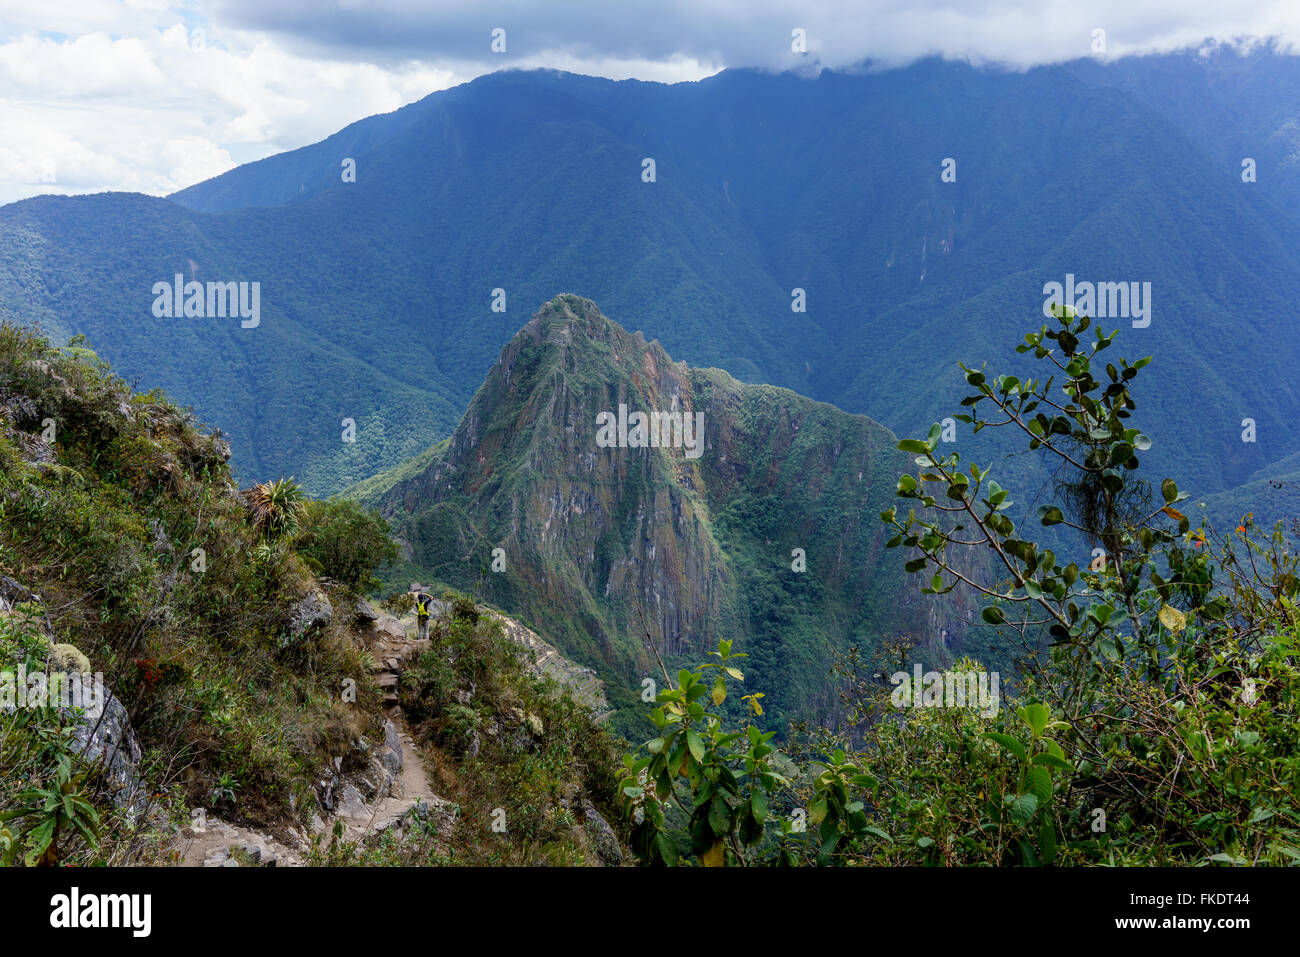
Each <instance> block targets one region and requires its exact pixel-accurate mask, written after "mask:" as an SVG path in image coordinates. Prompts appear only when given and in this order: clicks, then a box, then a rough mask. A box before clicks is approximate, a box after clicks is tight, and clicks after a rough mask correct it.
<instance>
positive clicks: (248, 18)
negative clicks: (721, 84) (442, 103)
mask: <svg viewBox="0 0 1300 957" xmlns="http://www.w3.org/2000/svg"><path fill="white" fill-rule="evenodd" d="M1098 31H1104V48H1103V47H1102V46H1100V45H1099V38H1100V37H1101V36H1102V35H1101V34H1099V33H1098ZM1263 37H1271V38H1276V39H1277V40H1278V41H1279V42H1280V44H1281V46H1282V47H1283V49H1286V50H1288V51H1290V50H1294V49H1300V43H1298V42H1297V41H1300V2H1296V0H1220V2H1218V3H1214V2H1205V0H1091V2H1088V3H1078V2H1072V0H858V2H852V3H843V2H826V0H798V2H777V0H659V2H651V3H634V2H627V0H592V2H571V0H513V2H494V0H467V2H462V0H442V2H431V3H419V2H411V0H375V2H364V3H363V2H360V0H184V2H180V3H174V2H169V0H0V204H3V203H9V202H13V201H15V200H18V199H22V198H25V197H28V196H34V195H38V194H41V193H64V194H71V193H94V192H102V191H104V190H130V191H135V192H142V193H149V194H152V195H166V194H168V193H171V192H174V191H175V190H178V189H182V188H184V187H186V186H190V185H193V184H194V183H197V182H201V181H203V180H205V179H208V178H210V177H212V176H216V175H218V174H220V173H223V172H225V171H226V170H228V169H231V168H232V167H234V166H237V165H239V164H241V163H246V162H250V161H252V160H256V159H261V158H262V157H265V156H270V155H272V154H275V153H279V152H282V151H284V150H289V149H295V148H297V147H299V146H305V145H307V144H309V143H314V142H316V141H318V140H320V139H323V138H324V137H326V136H328V135H329V134H331V133H333V132H335V131H336V130H339V129H341V128H342V127H344V126H346V125H348V124H349V123H352V122H354V121H356V120H359V119H361V118H363V117H366V116H370V115H373V114H375V113H385V112H389V111H392V110H395V109H397V108H399V107H401V106H404V105H405V104H407V103H410V102H413V101H415V100H418V99H420V98H422V97H424V96H427V95H428V94H429V93H432V92H434V91H437V90H442V89H446V88H448V87H451V86H455V85H456V84H459V83H463V82H466V81H468V80H471V79H473V78H474V77H476V76H480V75H482V74H484V73H490V72H492V71H495V70H500V69H511V68H514V69H527V68H537V67H546V68H552V69H562V70H570V71H573V72H576V73H586V74H591V75H595V76H605V77H610V78H613V79H626V78H629V77H634V78H637V79H642V80H653V81H659V82H666V83H674V82H683V81H692V80H698V79H701V78H703V77H706V76H710V75H712V74H714V73H716V72H718V71H719V70H721V69H724V68H727V67H756V68H761V69H773V70H780V69H800V70H806V71H815V70H816V69H818V68H831V69H846V68H853V67H856V66H858V65H860V64H862V63H864V62H866V61H870V62H872V63H874V64H876V65H877V68H885V67H889V66H897V65H903V64H905V63H908V62H911V61H912V60H915V59H917V58H920V57H923V56H931V55H941V56H946V57H949V58H954V59H963V60H969V61H971V62H974V63H977V64H995V65H999V66H1003V67H1009V68H1013V69H1024V68H1027V67H1030V66H1033V65H1037V64H1041V63H1052V62H1059V61H1062V60H1069V59H1074V58H1077V57H1083V56H1097V57H1102V58H1108V57H1117V56H1124V55H1129V54H1135V53H1144V52H1153V51H1165V50H1171V49H1179V48H1185V47H1197V46H1199V45H1200V44H1202V43H1203V42H1205V41H1206V40H1217V41H1220V42H1240V41H1242V40H1243V38H1263Z"/></svg>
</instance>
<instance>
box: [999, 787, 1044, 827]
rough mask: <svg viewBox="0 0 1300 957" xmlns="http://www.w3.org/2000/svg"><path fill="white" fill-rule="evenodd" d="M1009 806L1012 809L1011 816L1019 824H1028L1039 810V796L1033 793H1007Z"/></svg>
mask: <svg viewBox="0 0 1300 957" xmlns="http://www.w3.org/2000/svg"><path fill="white" fill-rule="evenodd" d="M1007 806H1008V807H1009V808H1010V809H1011V818H1012V820H1014V821H1015V822H1016V823H1017V824H1028V823H1029V819H1030V818H1032V817H1033V816H1034V812H1035V811H1037V810H1038V798H1037V797H1036V796H1035V795H1033V794H1032V793H1027V794H1019V795H1016V796H1015V797H1012V796H1011V795H1007Z"/></svg>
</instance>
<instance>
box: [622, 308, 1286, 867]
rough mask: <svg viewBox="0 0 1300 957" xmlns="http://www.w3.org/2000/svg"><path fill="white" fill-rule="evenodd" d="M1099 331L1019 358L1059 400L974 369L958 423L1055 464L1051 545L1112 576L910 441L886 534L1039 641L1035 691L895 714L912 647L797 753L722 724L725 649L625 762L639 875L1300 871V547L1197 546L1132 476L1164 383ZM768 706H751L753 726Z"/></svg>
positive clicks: (687, 680)
mask: <svg viewBox="0 0 1300 957" xmlns="http://www.w3.org/2000/svg"><path fill="white" fill-rule="evenodd" d="M1089 327H1090V322H1089V321H1088V319H1086V318H1079V317H1076V316H1074V315H1073V314H1072V313H1070V312H1069V311H1068V310H1063V311H1062V314H1061V315H1060V316H1059V317H1058V321H1057V323H1056V324H1055V325H1054V326H1052V327H1048V326H1044V327H1042V329H1041V330H1039V331H1037V332H1034V333H1031V334H1029V335H1028V336H1026V337H1025V344H1024V345H1022V346H1021V347H1020V351H1021V352H1029V353H1032V354H1033V355H1034V356H1035V357H1036V358H1037V359H1038V360H1040V362H1042V363H1043V364H1044V365H1045V366H1046V367H1047V368H1048V372H1047V373H1046V375H1047V378H1045V379H1040V378H1034V377H1026V378H1020V377H1016V376H1011V375H999V376H993V375H988V374H986V373H985V372H984V371H983V369H982V368H981V369H974V368H969V367H965V366H963V370H964V373H965V377H966V381H967V383H968V385H969V386H970V387H971V390H972V391H971V392H970V394H969V395H968V396H967V398H966V399H965V400H964V401H963V403H962V405H963V407H964V408H965V410H966V411H965V412H963V413H962V414H961V418H962V421H964V422H966V423H967V424H968V425H970V426H971V427H972V428H975V429H979V430H982V429H986V428H1005V429H1008V430H1011V431H1014V432H1018V433H1019V434H1020V435H1021V437H1022V441H1023V442H1024V443H1025V444H1026V445H1027V447H1028V449H1029V451H1030V452H1031V453H1034V454H1036V455H1039V456H1042V457H1047V458H1052V459H1057V460H1059V461H1061V462H1062V464H1063V469H1062V471H1061V472H1060V473H1059V478H1058V481H1057V483H1056V485H1055V486H1054V490H1053V493H1052V495H1051V497H1050V500H1049V501H1048V502H1047V503H1045V504H1043V505H1042V506H1041V507H1040V508H1039V509H1038V515H1037V520H1038V524H1039V527H1040V528H1041V527H1050V526H1055V525H1067V526H1071V527H1073V529H1074V531H1075V532H1077V533H1078V534H1079V535H1080V536H1082V540H1083V541H1086V542H1087V543H1088V544H1089V545H1092V546H1095V547H1097V548H1099V549H1102V550H1103V554H1102V555H1101V556H1099V560H1093V561H1086V560H1082V561H1081V560H1068V559H1067V558H1066V557H1062V556H1058V555H1056V554H1055V553H1053V551H1052V550H1050V549H1047V548H1044V547H1042V546H1041V545H1040V544H1038V543H1037V542H1035V541H1034V540H1033V538H1031V537H1030V536H1031V534H1032V533H1031V530H1030V528H1028V527H1026V526H1024V525H1019V526H1018V525H1017V524H1016V523H1015V522H1014V521H1013V520H1012V519H1011V518H1010V517H1009V512H1010V509H1009V506H1010V505H1011V501H1012V500H1011V498H1010V491H1009V490H1008V489H1006V488H1003V487H1002V486H1000V485H999V483H998V482H997V481H996V480H995V479H993V478H992V477H991V475H990V472H991V469H989V468H984V467H981V466H980V465H978V464H976V463H970V462H967V461H965V460H963V459H962V458H961V457H960V456H958V455H957V454H956V453H950V452H945V451H943V450H942V449H941V447H940V443H939V435H940V428H939V426H937V425H936V426H935V428H934V429H933V430H932V431H931V433H930V434H929V436H927V437H926V438H924V439H905V440H903V441H902V442H900V443H899V447H900V448H901V449H902V450H904V451H906V452H910V453H914V454H915V455H916V459H915V465H916V469H917V470H916V472H909V473H905V474H904V475H902V476H901V477H900V478H899V481H898V486H897V491H898V495H899V497H900V498H902V499H903V500H904V505H905V507H908V509H909V511H908V513H907V514H906V515H905V516H904V515H902V514H901V512H900V510H899V509H898V508H891V509H888V510H886V511H885V512H884V513H883V514H882V516H881V518H882V519H883V521H884V522H885V523H886V524H887V525H889V526H890V527H891V528H892V529H893V530H894V531H895V537H894V539H893V540H892V541H891V544H892V545H894V546H896V547H905V548H906V549H907V550H908V551H909V553H910V554H911V555H912V556H914V557H911V558H909V559H908V564H907V568H908V570H909V571H911V572H913V573H917V574H921V575H923V576H924V578H925V580H926V582H927V584H926V587H927V588H928V589H930V590H933V591H938V592H944V591H948V590H950V589H953V588H957V587H966V588H972V589H973V590H975V591H976V592H978V593H980V595H981V597H982V598H983V600H984V601H985V603H986V604H985V608H984V611H983V617H984V619H985V620H986V621H987V622H989V623H990V624H993V625H996V626H999V627H1001V628H1004V629H1006V630H1009V631H1011V632H1012V633H1013V634H1015V635H1017V636H1018V637H1019V638H1020V639H1021V640H1022V641H1024V643H1025V647H1026V652H1027V654H1026V656H1025V658H1024V661H1023V665H1024V671H1023V673H1022V675H1021V676H1020V683H1019V687H1018V688H1017V689H1016V690H1015V691H1014V692H1012V693H1008V692H1007V691H1006V690H1005V685H1004V686H1003V693H1002V695H1001V697H1000V700H999V702H998V704H999V707H998V708H996V712H995V713H993V709H982V708H981V707H977V706H971V705H970V703H969V702H967V703H966V704H964V705H963V704H962V703H961V702H960V701H958V702H957V703H955V704H954V702H953V701H951V700H949V701H947V702H944V701H943V700H939V701H936V702H932V704H934V705H935V706H931V707H925V706H921V707H914V708H911V709H909V710H905V711H902V710H900V708H899V707H898V702H897V700H896V699H895V698H894V692H893V690H891V686H890V684H887V683H886V682H885V680H884V677H885V676H886V675H890V674H891V673H894V672H895V670H897V671H902V672H903V673H904V674H906V673H907V672H908V670H909V668H908V665H909V658H910V656H911V649H908V648H906V647H898V648H892V649H891V648H886V649H884V650H883V651H882V652H881V653H880V654H879V655H878V656H876V657H875V658H865V659H863V658H859V657H858V656H856V655H851V656H849V657H848V658H847V659H846V660H845V666H844V667H843V668H842V669H841V674H842V676H843V677H844V678H845V679H846V682H845V685H844V695H845V698H846V700H848V701H851V702H852V703H853V705H854V708H855V716H856V718H857V719H858V720H859V722H860V737H859V739H858V742H857V743H856V744H855V743H854V742H851V741H846V740H845V739H844V737H843V736H839V735H836V734H834V733H833V732H831V731H829V730H827V729H812V730H808V731H806V733H805V734H804V736H803V738H802V746H798V745H796V746H792V747H791V748H790V749H788V750H789V753H788V754H782V753H780V752H778V751H776V750H774V747H773V743H772V738H771V735H770V733H767V734H765V733H762V732H761V731H760V730H759V729H758V728H757V727H756V726H755V725H754V724H753V722H752V721H751V720H746V721H744V722H743V723H741V724H739V725H736V724H733V723H729V722H727V721H725V720H724V718H723V716H722V714H721V713H720V712H719V706H720V705H722V704H723V703H724V702H725V701H727V700H728V699H729V698H730V697H732V696H733V695H734V694H735V693H736V692H735V688H736V686H737V685H736V683H737V682H739V681H742V680H743V678H744V674H743V671H742V670H741V667H740V666H742V665H743V661H741V660H740V659H742V658H743V657H744V656H743V655H742V654H738V653H734V652H733V651H732V647H731V645H730V644H729V643H723V644H721V645H720V646H719V649H718V651H717V652H716V653H715V656H716V658H717V660H716V661H712V662H710V663H708V664H705V665H702V666H699V667H697V668H696V669H694V670H682V671H680V672H679V673H678V675H677V677H676V680H675V681H671V680H669V677H668V675H667V672H665V674H664V677H665V680H666V681H667V682H668V685H669V687H668V688H666V689H665V690H664V691H662V692H661V693H660V694H659V696H658V699H657V700H658V707H657V708H656V709H655V711H654V722H655V724H656V725H657V727H658V729H659V733H658V735H657V736H656V737H655V738H653V739H652V740H651V741H649V742H648V743H647V744H646V745H645V749H644V752H643V753H639V754H635V755H628V756H627V757H626V758H625V759H624V760H625V768H626V773H625V777H624V781H623V796H624V811H625V816H626V818H627V820H628V821H629V822H630V823H632V824H633V826H634V827H633V842H634V847H635V848H636V850H637V852H638V854H639V855H640V856H641V857H642V859H643V860H644V861H646V862H650V863H667V864H672V863H676V862H678V861H680V860H682V859H690V860H698V861H699V862H701V863H703V864H705V865H721V864H724V863H742V862H743V863H751V864H752V863H772V864H798V863H812V862H816V863H822V864H827V863H842V864H925V865H937V864H948V865H953V864H956V865H963V864H964V865H1006V864H1025V865H1031V866H1037V865H1051V864H1056V865H1071V864H1105V865H1133V864H1139V865H1151V864H1207V863H1223V864H1289V865H1295V864H1297V863H1300V801H1298V800H1297V789H1298V788H1300V666H1298V665H1300V607H1298V606H1297V598H1298V597H1300V574H1298V573H1300V559H1298V558H1297V554H1296V545H1297V540H1298V539H1300V523H1295V522H1293V524H1292V526H1291V528H1290V529H1289V530H1288V529H1286V528H1284V527H1283V526H1281V525H1278V526H1277V527H1275V528H1274V529H1272V530H1269V529H1259V528H1258V527H1256V526H1255V525H1254V523H1253V521H1252V519H1251V518H1250V517H1249V516H1246V517H1245V518H1243V520H1242V522H1241V524H1239V525H1238V526H1237V527H1236V528H1235V530H1234V531H1232V532H1230V533H1226V534H1224V533H1216V532H1215V531H1214V530H1213V529H1211V528H1208V527H1205V526H1201V527H1198V528H1196V529H1193V528H1191V523H1190V521H1189V519H1188V518H1187V517H1186V516H1185V515H1184V514H1183V513H1182V512H1181V511H1180V510H1179V509H1178V508H1177V507H1176V506H1177V505H1179V504H1180V503H1181V502H1182V501H1183V499H1185V498H1186V497H1187V496H1186V493H1184V492H1181V491H1180V490H1179V488H1178V487H1177V485H1176V484H1175V483H1174V482H1173V481H1172V480H1170V479H1164V480H1163V481H1162V482H1161V483H1160V485H1159V488H1158V489H1156V490H1153V489H1152V488H1150V487H1149V486H1148V485H1147V483H1146V482H1145V480H1144V479H1143V478H1142V474H1143V473H1142V472H1141V471H1140V469H1139V465H1140V462H1139V460H1140V459H1141V458H1142V457H1143V453H1145V452H1146V451H1147V450H1148V449H1149V448H1151V446H1152V444H1153V440H1152V439H1150V438H1148V437H1147V436H1146V435H1144V434H1143V433H1142V432H1141V431H1139V430H1138V429H1137V428H1135V427H1134V425H1133V422H1132V421H1131V417H1132V415H1133V413H1134V411H1135V409H1136V400H1135V397H1134V393H1133V391H1132V390H1133V386H1134V384H1135V380H1136V378H1137V376H1138V373H1139V370H1141V369H1142V368H1143V367H1144V366H1146V365H1147V364H1148V363H1149V362H1150V359H1149V358H1144V359H1139V360H1137V361H1135V362H1133V363H1131V364H1130V363H1129V362H1127V361H1124V360H1122V359H1121V360H1117V362H1106V361H1105V358H1104V357H1102V358H1099V356H1100V354H1101V353H1102V352H1103V351H1104V350H1106V349H1108V348H1109V347H1110V346H1111V345H1112V342H1113V341H1114V338H1115V333H1111V334H1109V335H1107V334H1104V333H1100V332H1099V333H1096V338H1095V340H1093V341H1092V342H1091V344H1090V345H1088V344H1085V340H1084V338H1083V337H1084V335H1085V334H1086V332H1087V331H1088V329H1089ZM1153 499H1154V501H1153ZM1076 547H1077V546H1076ZM967 549H976V550H980V551H987V552H989V553H991V554H992V555H993V556H994V558H995V568H996V569H997V570H998V574H997V575H996V576H994V577H992V578H989V579H985V580H971V579H969V578H968V577H967V576H966V575H965V572H964V567H965V566H964V565H962V564H961V563H959V562H958V561H956V558H955V553H959V552H961V551H963V550H967ZM1044 632H1045V633H1044ZM1040 636H1041V637H1040ZM1044 640H1045V641H1047V642H1050V644H1049V646H1048V647H1047V649H1046V651H1045V652H1042V653H1040V652H1039V651H1038V647H1039V645H1040V642H1041V641H1044ZM984 667H985V666H984V665H982V664H980V663H978V662H975V661H970V660H965V661H962V662H959V663H958V664H957V665H956V666H955V667H954V669H953V671H954V672H955V673H957V674H959V675H961V674H971V675H977V674H980V673H982V672H984ZM761 699H762V696H761V694H759V693H755V692H751V693H750V694H749V695H747V696H746V701H747V702H748V703H749V704H750V709H749V710H750V711H751V713H752V714H754V715H757V714H758V712H759V709H760V708H761ZM945 704H946V706H943V705H945ZM981 704H983V702H981Z"/></svg>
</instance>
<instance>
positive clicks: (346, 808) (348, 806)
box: [338, 784, 370, 820]
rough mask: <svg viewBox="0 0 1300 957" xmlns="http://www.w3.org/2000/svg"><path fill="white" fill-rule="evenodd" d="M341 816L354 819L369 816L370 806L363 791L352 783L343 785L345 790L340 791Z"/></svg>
mask: <svg viewBox="0 0 1300 957" xmlns="http://www.w3.org/2000/svg"><path fill="white" fill-rule="evenodd" d="M338 803H339V808H338V814H339V817H349V818H352V819H353V820H356V819H359V818H363V817H369V816H370V808H368V807H366V802H365V799H364V798H363V797H362V796H361V792H360V791H358V790H357V789H356V787H355V786H353V785H351V784H345V785H343V790H342V791H341V792H339V799H338Z"/></svg>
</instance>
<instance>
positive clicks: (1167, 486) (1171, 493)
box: [1160, 479, 1178, 505]
mask: <svg viewBox="0 0 1300 957" xmlns="http://www.w3.org/2000/svg"><path fill="white" fill-rule="evenodd" d="M1160 494H1161V495H1163V496H1164V498H1165V504H1166V505H1169V504H1171V503H1173V502H1174V501H1176V500H1177V498H1178V486H1177V485H1175V484H1174V480H1173V479H1165V480H1164V481H1163V482H1161V483H1160Z"/></svg>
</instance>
